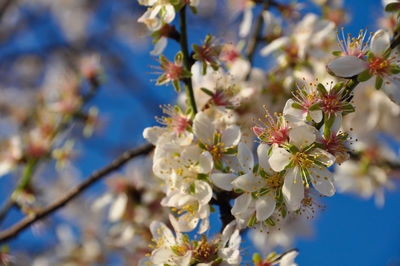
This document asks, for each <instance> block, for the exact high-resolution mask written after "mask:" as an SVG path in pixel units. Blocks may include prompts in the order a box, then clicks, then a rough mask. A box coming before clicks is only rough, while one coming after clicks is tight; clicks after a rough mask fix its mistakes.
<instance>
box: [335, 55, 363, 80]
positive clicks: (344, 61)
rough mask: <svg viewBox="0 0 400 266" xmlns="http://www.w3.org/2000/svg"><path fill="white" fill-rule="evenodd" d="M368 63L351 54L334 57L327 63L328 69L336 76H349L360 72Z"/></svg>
mask: <svg viewBox="0 0 400 266" xmlns="http://www.w3.org/2000/svg"><path fill="white" fill-rule="evenodd" d="M367 67H368V65H367V63H366V62H365V61H363V60H361V59H360V58H358V57H356V56H353V55H345V56H342V57H339V58H336V59H335V60H333V61H332V62H330V63H329V64H328V65H327V68H328V70H329V71H331V72H333V73H334V74H335V75H336V76H338V77H343V78H349V77H353V76H355V75H358V74H360V73H361V72H363V71H364V70H365V69H367Z"/></svg>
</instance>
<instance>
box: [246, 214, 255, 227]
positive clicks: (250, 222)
mask: <svg viewBox="0 0 400 266" xmlns="http://www.w3.org/2000/svg"><path fill="white" fill-rule="evenodd" d="M256 222H257V219H256V214H255V213H253V215H252V216H251V217H250V219H249V222H248V223H247V226H248V227H252V226H253V225H254V224H255V223H256Z"/></svg>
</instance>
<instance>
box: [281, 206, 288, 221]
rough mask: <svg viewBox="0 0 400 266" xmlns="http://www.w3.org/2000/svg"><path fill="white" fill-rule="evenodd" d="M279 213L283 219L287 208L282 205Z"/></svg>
mask: <svg viewBox="0 0 400 266" xmlns="http://www.w3.org/2000/svg"><path fill="white" fill-rule="evenodd" d="M281 215H282V218H284V219H285V217H286V215H287V210H286V208H285V207H282V208H281Z"/></svg>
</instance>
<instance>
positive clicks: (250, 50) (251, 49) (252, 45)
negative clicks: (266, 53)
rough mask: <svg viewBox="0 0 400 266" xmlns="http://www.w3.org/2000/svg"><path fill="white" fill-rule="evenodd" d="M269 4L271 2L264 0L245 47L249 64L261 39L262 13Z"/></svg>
mask: <svg viewBox="0 0 400 266" xmlns="http://www.w3.org/2000/svg"><path fill="white" fill-rule="evenodd" d="M271 4H272V1H271V0H265V1H264V2H263V5H262V10H261V12H260V14H258V17H257V20H256V26H255V28H254V31H253V35H252V36H251V38H250V40H249V44H248V45H247V51H246V57H247V60H249V62H250V64H252V63H253V59H254V54H255V52H256V49H257V45H258V43H259V41H260V39H261V38H260V37H261V36H260V35H261V30H262V26H263V24H264V23H263V22H264V18H263V12H264V11H265V10H267V9H268V8H269V7H270V6H271Z"/></svg>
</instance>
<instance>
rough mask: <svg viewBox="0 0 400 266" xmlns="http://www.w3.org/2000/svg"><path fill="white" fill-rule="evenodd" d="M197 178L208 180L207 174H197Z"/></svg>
mask: <svg viewBox="0 0 400 266" xmlns="http://www.w3.org/2000/svg"><path fill="white" fill-rule="evenodd" d="M197 179H199V180H203V181H208V175H207V174H197Z"/></svg>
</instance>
